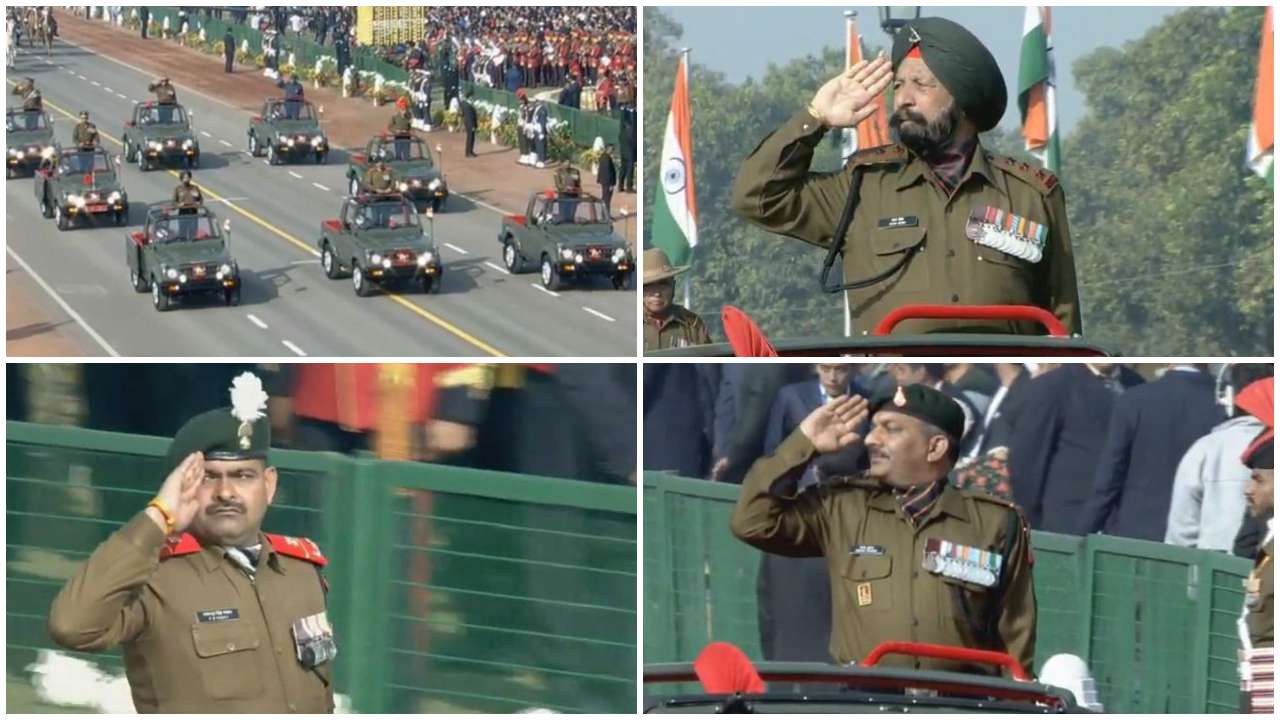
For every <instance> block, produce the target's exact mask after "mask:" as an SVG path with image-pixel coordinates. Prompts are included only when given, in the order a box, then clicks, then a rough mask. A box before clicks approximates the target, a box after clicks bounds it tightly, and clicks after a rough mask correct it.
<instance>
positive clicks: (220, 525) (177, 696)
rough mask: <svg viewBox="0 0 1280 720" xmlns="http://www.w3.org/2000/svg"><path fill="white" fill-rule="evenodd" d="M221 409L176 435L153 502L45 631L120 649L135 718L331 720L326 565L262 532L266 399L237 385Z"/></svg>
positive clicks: (297, 541)
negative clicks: (320, 719) (327, 719)
mask: <svg viewBox="0 0 1280 720" xmlns="http://www.w3.org/2000/svg"><path fill="white" fill-rule="evenodd" d="M231 397H232V407H231V408H223V409H219V410H213V411H210V412H207V413H204V414H202V415H198V416H196V417H195V418H193V419H192V420H190V421H189V422H188V423H187V424H186V425H185V426H183V428H182V429H181V430H179V431H178V434H177V435H176V436H175V437H174V439H173V443H172V444H171V445H170V447H169V452H168V456H167V458H166V459H167V461H168V465H167V466H166V467H168V468H171V472H170V473H169V476H168V477H167V478H166V479H165V481H164V484H163V485H162V486H161V487H160V491H159V493H158V494H157V495H156V497H155V499H154V500H152V501H151V502H150V503H148V505H147V507H146V509H145V510H143V511H142V512H139V513H138V514H137V515H135V516H134V517H133V519H132V520H130V521H129V522H128V523H126V524H125V526H124V527H123V528H121V529H119V530H117V531H116V532H115V533H113V534H112V535H111V536H110V537H109V538H107V540H106V541H105V542H103V543H102V544H101V545H99V546H98V548H97V550H95V551H94V553H93V555H91V556H90V557H89V560H88V561H87V562H86V563H85V564H84V565H83V566H81V568H80V569H79V571H77V572H76V574H75V575H74V576H73V577H72V578H71V580H70V581H68V582H67V584H66V586H64V587H63V588H62V591H61V592H59V593H58V596H57V597H56V598H55V599H54V601H53V608H52V610H51V612H50V615H49V631H50V633H51V634H52V636H53V639H54V640H55V641H57V643H58V644H59V645H62V646H64V647H67V648H70V649H73V650H81V651H100V650H106V649H109V648H112V647H114V646H116V645H122V646H123V648H124V659H125V674H126V676H127V677H128V680H129V687H130V689H131V690H132V693H133V703H134V706H135V707H136V708H137V710H138V711H139V712H162V713H209V714H214V713H217V714H222V713H285V712H302V713H328V712H332V711H333V707H334V705H333V689H332V687H331V683H332V677H333V658H334V657H335V656H336V654H337V645H336V644H335V641H334V638H333V631H332V629H331V628H330V626H329V622H328V619H327V617H326V613H325V595H326V593H327V591H328V587H327V585H326V584H325V580H324V577H323V576H322V575H321V568H322V567H323V566H324V565H325V563H326V560H325V558H324V556H323V555H322V554H321V552H320V549H319V548H318V547H316V545H315V543H313V542H311V541H310V540H306V539H304V538H290V537H283V536H278V535H267V534H263V533H262V532H261V531H260V529H259V526H260V524H261V522H262V517H263V515H264V514H265V513H266V511H267V507H268V506H269V505H270V504H271V500H272V498H273V497H274V495H275V490H276V470H275V468H274V467H271V466H270V465H269V464H268V462H267V450H268V446H269V444H270V440H271V437H270V433H271V431H270V425H269V422H268V420H267V418H266V414H265V412H264V411H265V409H266V401H267V395H266V393H265V392H263V391H262V384H261V382H260V381H258V379H257V378H256V377H254V376H253V375H252V374H249V373H245V374H244V375H241V376H240V377H238V378H236V380H235V382H234V384H233V386H232V390H231ZM184 531H185V532H184Z"/></svg>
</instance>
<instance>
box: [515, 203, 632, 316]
mask: <svg viewBox="0 0 1280 720" xmlns="http://www.w3.org/2000/svg"><path fill="white" fill-rule="evenodd" d="M498 242H499V243H501V245H502V261H503V264H505V265H506V266H507V270H508V271H509V272H512V273H521V272H525V271H526V270H529V269H532V268H534V267H536V268H538V269H539V271H540V272H541V274H542V285H543V287H545V288H547V289H548V290H553V291H554V290H558V289H560V287H561V286H563V285H564V284H566V283H569V282H581V281H583V280H585V279H586V278H588V277H590V276H592V275H606V276H608V277H609V279H610V280H611V281H612V282H613V287H614V288H615V289H618V290H623V289H626V288H629V287H631V284H632V278H633V277H634V275H635V259H634V258H633V257H632V255H631V250H630V249H629V248H628V246H627V243H626V241H625V240H624V239H623V238H622V237H621V236H619V235H617V234H616V233H614V231H613V219H612V218H611V217H610V215H609V210H608V209H607V208H606V207H605V204H604V202H603V201H601V200H600V199H599V198H595V197H591V196H590V195H584V194H581V193H578V192H576V191H571V192H556V191H554V190H548V191H546V192H539V193H533V194H532V195H530V197H529V205H528V208H527V209H526V211H525V214H524V215H508V216H506V217H504V218H503V219H502V228H501V229H500V230H499V231H498Z"/></svg>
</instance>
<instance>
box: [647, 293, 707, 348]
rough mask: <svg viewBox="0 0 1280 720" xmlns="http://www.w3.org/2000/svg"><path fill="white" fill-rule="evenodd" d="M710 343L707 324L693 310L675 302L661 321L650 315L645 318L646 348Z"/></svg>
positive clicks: (679, 346) (680, 346)
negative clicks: (651, 317) (656, 320)
mask: <svg viewBox="0 0 1280 720" xmlns="http://www.w3.org/2000/svg"><path fill="white" fill-rule="evenodd" d="M709 344H711V335H710V334H709V333H707V324H706V323H704V322H703V321H702V318H700V317H698V315H697V313H695V312H693V311H692V310H688V309H685V308H683V307H681V306H679V305H674V304H673V305H672V306H671V313H670V314H669V315H667V317H666V319H664V320H662V321H661V322H655V321H654V320H652V319H650V318H648V317H645V319H644V349H645V350H669V349H671V348H682V347H689V346H690V345H709Z"/></svg>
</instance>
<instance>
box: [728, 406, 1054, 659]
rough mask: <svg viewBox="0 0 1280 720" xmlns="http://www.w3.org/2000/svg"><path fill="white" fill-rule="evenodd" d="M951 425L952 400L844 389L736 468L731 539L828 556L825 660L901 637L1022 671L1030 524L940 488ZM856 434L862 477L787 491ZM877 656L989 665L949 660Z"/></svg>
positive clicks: (1030, 595)
mask: <svg viewBox="0 0 1280 720" xmlns="http://www.w3.org/2000/svg"><path fill="white" fill-rule="evenodd" d="M868 414H870V417H871V426H870V432H868V433H867V435H866V438H865V440H864V439H863V438H862V436H861V435H860V434H859V433H860V432H862V428H863V424H864V422H865V420H866V418H867V416H868ZM963 434H964V413H963V412H962V411H961V410H960V406H959V405H957V404H956V402H955V401H954V400H952V399H951V398H949V397H947V396H946V395H944V394H943V393H941V392H939V391H937V390H934V389H933V388H930V387H927V386H925V385H907V386H898V387H897V388H895V389H894V390H892V391H891V392H889V393H887V394H884V395H881V396H878V397H876V398H875V399H874V400H872V401H871V402H870V403H869V404H868V402H867V401H866V400H865V399H863V398H861V397H859V396H857V395H851V396H846V397H843V398H840V399H837V400H836V401H834V402H832V403H831V404H824V405H822V406H820V407H818V408H817V409H815V410H814V411H813V412H811V413H809V415H808V417H806V418H805V419H804V420H803V421H801V423H800V426H799V427H798V428H796V430H795V431H794V432H792V433H791V435H790V436H789V437H788V438H787V439H786V440H785V441H783V443H782V444H781V445H779V446H778V448H777V449H776V450H775V451H774V453H773V454H772V455H768V456H766V457H764V458H761V459H760V460H758V461H756V463H755V465H753V466H752V467H751V470H750V471H749V472H748V473H747V476H746V479H745V480H744V481H743V485H742V495H741V496H740V497H739V498H738V503H737V506H736V507H735V508H734V511H733V518H732V521H731V527H732V530H733V534H734V535H736V536H737V537H738V538H739V539H741V540H743V541H745V542H747V543H748V544H750V545H752V546H754V547H757V548H759V549H760V550H763V551H765V552H771V553H775V554H778V555H787V556H791V557H825V558H826V560H827V571H828V572H829V573H830V575H831V586H832V631H831V648H830V649H831V656H832V658H833V659H834V660H835V661H836V662H837V663H841V664H844V663H849V662H856V661H859V660H861V659H862V658H863V657H864V656H865V655H866V654H867V653H868V652H870V651H871V650H872V649H873V648H875V647H876V646H877V645H879V644H880V643H883V642H886V641H891V640H902V641H913V642H922V643H935V644H941V645H952V646H960V647H966V648H975V649H984V650H995V651H999V652H1004V653H1008V654H1009V655H1011V656H1012V657H1013V658H1014V659H1015V660H1017V661H1018V662H1020V663H1021V664H1022V666H1023V667H1024V668H1026V669H1027V670H1028V672H1030V671H1031V663H1032V659H1033V658H1034V657H1035V638H1036V600H1035V594H1034V589H1033V587H1032V577H1031V544H1030V533H1029V531H1028V529H1027V525H1026V523H1025V522H1024V521H1023V520H1022V516H1021V514H1020V513H1019V512H1018V510H1017V508H1016V506H1014V505H1013V504H1012V503H1009V502H1006V501H1004V500H1000V499H997V498H995V497H994V496H990V495H987V494H985V493H981V492H976V491H969V490H957V489H955V488H954V487H952V486H951V485H949V484H948V482H947V473H948V472H949V471H950V470H951V467H952V466H953V465H954V464H955V461H956V458H957V457H959V451H960V445H959V442H960V437H961V435H963ZM857 443H863V444H864V445H865V446H866V449H867V454H868V457H869V458H870V468H869V469H868V470H867V471H866V473H865V474H860V475H857V476H850V477H841V478H834V479H830V480H829V481H828V482H827V483H826V484H823V485H818V486H814V487H810V488H807V489H805V490H804V491H797V483H796V481H797V480H798V479H799V478H800V477H801V475H802V474H803V473H804V470H805V468H806V466H807V465H808V464H809V463H810V462H813V461H814V460H815V459H816V457H817V455H818V454H821V453H831V452H836V451H838V450H842V449H844V448H848V447H852V446H853V445H855V444H857ZM886 662H887V664H890V665H908V666H910V665H912V664H914V667H916V668H926V669H937V670H958V671H962V672H979V673H990V672H992V670H991V668H989V667H975V666H971V665H969V664H968V663H963V662H956V661H951V660H934V659H927V658H920V659H915V660H910V659H900V658H893V657H890V658H889V659H888V660H887V661H886Z"/></svg>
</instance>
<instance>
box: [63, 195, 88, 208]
mask: <svg viewBox="0 0 1280 720" xmlns="http://www.w3.org/2000/svg"><path fill="white" fill-rule="evenodd" d="M67 202H69V203H71V204H72V205H75V206H76V207H77V208H82V207H84V204H85V203H84V196H83V195H76V194H75V193H71V194H70V195H67Z"/></svg>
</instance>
